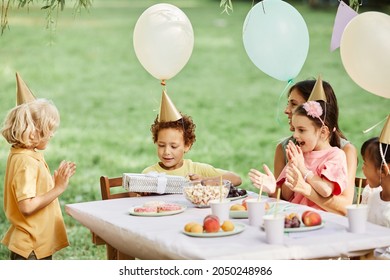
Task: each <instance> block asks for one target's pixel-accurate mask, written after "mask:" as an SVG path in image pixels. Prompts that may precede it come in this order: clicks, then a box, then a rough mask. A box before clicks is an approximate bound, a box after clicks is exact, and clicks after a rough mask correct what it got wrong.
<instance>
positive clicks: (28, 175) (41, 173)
mask: <svg viewBox="0 0 390 280" xmlns="http://www.w3.org/2000/svg"><path fill="white" fill-rule="evenodd" d="M53 187H54V182H53V178H52V176H51V174H50V170H49V167H48V166H47V164H46V162H45V159H44V157H43V155H42V154H41V153H39V152H35V151H31V150H27V149H20V148H11V150H10V154H9V156H8V161H7V169H6V174H5V184H4V211H5V214H6V216H7V219H8V220H9V222H10V224H11V225H10V227H9V229H8V231H7V233H6V234H5V236H4V238H3V240H2V241H1V243H3V244H4V245H6V246H7V247H8V249H9V250H11V251H13V252H15V253H17V254H19V255H21V256H23V257H25V258H27V257H28V256H29V255H30V253H31V252H32V251H34V252H35V255H36V256H37V258H38V259H41V258H44V257H47V256H50V255H52V254H53V253H55V252H56V251H58V250H60V249H62V248H64V247H66V246H68V245H69V242H68V238H67V235H66V229H65V224H64V220H63V217H62V212H61V207H60V204H59V201H58V198H57V199H55V200H54V201H52V202H51V203H50V204H49V205H47V206H46V207H44V208H42V209H41V210H39V211H37V212H36V213H34V214H32V215H30V216H24V215H23V214H22V213H21V212H20V210H19V207H18V201H21V200H24V199H27V198H32V197H35V196H38V195H42V194H44V193H47V192H48V191H49V190H51V189H52V188H53Z"/></svg>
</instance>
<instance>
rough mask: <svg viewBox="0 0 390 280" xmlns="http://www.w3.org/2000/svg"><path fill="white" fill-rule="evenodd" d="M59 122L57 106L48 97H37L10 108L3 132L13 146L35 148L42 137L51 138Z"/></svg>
mask: <svg viewBox="0 0 390 280" xmlns="http://www.w3.org/2000/svg"><path fill="white" fill-rule="evenodd" d="M59 124H60V114H59V112H58V110H57V107H56V106H55V105H54V104H53V103H52V102H51V101H49V100H47V99H37V100H34V101H31V102H28V103H25V104H21V105H19V106H16V107H15V108H13V109H12V110H10V111H9V112H8V114H7V116H6V118H5V121H4V124H3V127H2V129H1V134H2V135H3V136H4V138H5V139H6V140H7V142H8V143H9V144H11V145H12V146H13V147H19V148H35V147H36V146H37V145H38V144H39V143H40V141H41V140H42V139H49V138H50V137H51V136H52V135H53V133H54V132H55V131H56V129H57V128H58V126H59Z"/></svg>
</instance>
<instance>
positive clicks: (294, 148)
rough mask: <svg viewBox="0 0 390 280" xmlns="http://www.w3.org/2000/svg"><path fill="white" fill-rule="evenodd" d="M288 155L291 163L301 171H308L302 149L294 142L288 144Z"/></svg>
mask: <svg viewBox="0 0 390 280" xmlns="http://www.w3.org/2000/svg"><path fill="white" fill-rule="evenodd" d="M286 154H287V157H288V159H289V163H291V164H294V165H295V166H297V167H298V169H299V170H301V172H302V171H304V170H306V167H305V159H304V157H303V152H302V149H301V147H299V146H298V145H295V144H294V143H293V142H292V141H290V142H289V143H288V144H287V148H286Z"/></svg>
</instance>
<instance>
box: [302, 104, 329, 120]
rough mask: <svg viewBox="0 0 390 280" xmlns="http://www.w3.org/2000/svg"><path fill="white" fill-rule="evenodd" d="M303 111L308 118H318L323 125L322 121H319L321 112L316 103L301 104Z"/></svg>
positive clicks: (319, 106)
mask: <svg viewBox="0 0 390 280" xmlns="http://www.w3.org/2000/svg"><path fill="white" fill-rule="evenodd" d="M303 109H305V110H306V112H307V115H308V116H311V117H313V118H318V119H319V120H320V121H321V123H322V125H325V123H324V121H323V120H322V119H321V116H322V113H323V111H322V107H321V105H320V103H318V102H317V101H307V102H306V103H304V104H303Z"/></svg>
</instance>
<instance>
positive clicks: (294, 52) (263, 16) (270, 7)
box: [243, 0, 309, 81]
mask: <svg viewBox="0 0 390 280" xmlns="http://www.w3.org/2000/svg"><path fill="white" fill-rule="evenodd" d="M243 42H244V47H245V51H246V53H247V54H248V56H249V58H250V59H251V61H252V62H253V63H254V64H255V65H256V67H257V68H259V69H260V70H261V71H263V72H264V73H266V74H267V75H269V76H271V77H273V78H275V79H278V80H281V81H289V80H292V79H294V78H295V77H296V76H298V74H299V72H300V71H301V69H302V66H303V64H304V63H305V60H306V57H307V54H308V51H309V31H308V29H307V26H306V23H305V20H304V19H303V17H302V16H301V14H300V13H299V12H298V11H297V10H296V9H295V8H294V7H293V6H291V5H290V4H288V3H286V2H284V1H281V0H264V1H262V2H259V3H257V4H256V5H255V6H253V7H252V9H251V10H250V11H249V13H248V15H247V16H246V19H245V22H244V26H243Z"/></svg>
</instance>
